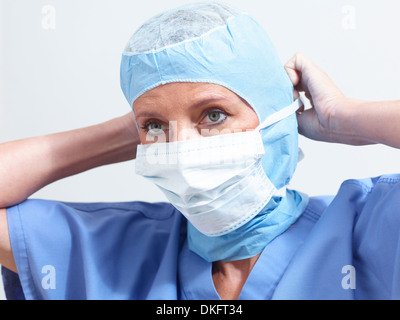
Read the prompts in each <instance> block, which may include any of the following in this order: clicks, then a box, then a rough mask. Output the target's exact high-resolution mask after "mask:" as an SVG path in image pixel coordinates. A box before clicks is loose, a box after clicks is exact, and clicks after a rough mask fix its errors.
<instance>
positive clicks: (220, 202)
mask: <svg viewBox="0 0 400 320" xmlns="http://www.w3.org/2000/svg"><path fill="white" fill-rule="evenodd" d="M301 104H302V102H301V100H299V99H297V100H296V101H295V102H294V103H293V104H291V105H290V106H288V107H286V108H284V109H281V110H280V111H278V112H276V113H274V114H273V115H271V116H270V117H268V118H267V119H266V120H265V121H264V122H263V123H262V124H260V125H259V126H258V127H257V128H256V129H255V130H254V131H246V132H238V133H230V134H221V135H215V136H211V137H202V138H198V139H191V140H184V141H174V142H169V143H153V144H146V145H139V146H138V149H137V156H136V173H137V174H139V175H142V176H144V177H146V178H147V179H149V180H150V181H152V182H153V183H155V184H156V185H157V186H158V187H159V188H160V189H161V190H162V191H163V193H164V194H165V196H166V197H167V199H168V200H169V201H170V202H171V203H172V205H173V206H174V207H175V208H176V209H177V210H179V211H180V212H181V213H182V214H183V215H184V216H185V217H186V218H187V219H188V220H189V221H190V223H191V224H192V225H193V226H194V227H195V228H197V229H198V230H199V231H200V232H201V233H203V234H205V235H207V236H210V237H212V236H221V235H224V234H227V233H229V232H231V231H233V230H235V229H237V228H239V227H241V226H242V225H244V224H245V223H246V222H248V221H249V220H251V219H252V218H253V217H254V216H255V215H257V213H259V212H260V211H261V210H262V209H263V208H264V207H265V206H266V204H267V203H268V202H269V201H270V199H271V198H272V197H273V196H274V195H276V194H277V191H278V190H277V189H276V188H275V186H274V185H273V184H272V182H271V181H270V179H269V178H268V177H267V175H266V174H265V172H264V169H263V167H262V162H261V159H262V157H263V156H264V153H265V152H264V146H263V141H262V137H261V134H260V130H262V129H264V128H266V127H268V126H270V125H272V124H274V123H276V122H278V121H280V120H282V119H284V118H286V117H288V116H290V115H291V114H293V113H294V112H296V110H297V109H298V108H299V107H300V106H301Z"/></svg>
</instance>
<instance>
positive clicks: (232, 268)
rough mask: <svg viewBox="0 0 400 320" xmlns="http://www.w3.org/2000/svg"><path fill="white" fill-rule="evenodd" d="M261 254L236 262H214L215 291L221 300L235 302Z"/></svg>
mask: <svg viewBox="0 0 400 320" xmlns="http://www.w3.org/2000/svg"><path fill="white" fill-rule="evenodd" d="M260 254H261V253H259V254H257V255H256V256H254V257H251V258H247V259H243V260H236V261H216V262H214V263H213V265H212V278H213V281H214V286H215V289H216V290H217V292H218V294H219V296H220V297H221V299H223V300H237V299H238V298H239V295H240V292H241V291H242V288H243V286H244V284H245V282H246V280H247V278H248V276H249V274H250V272H251V270H252V269H253V267H254V265H255V264H256V262H257V260H258V257H259V256H260Z"/></svg>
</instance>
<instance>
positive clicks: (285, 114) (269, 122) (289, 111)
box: [256, 98, 303, 130]
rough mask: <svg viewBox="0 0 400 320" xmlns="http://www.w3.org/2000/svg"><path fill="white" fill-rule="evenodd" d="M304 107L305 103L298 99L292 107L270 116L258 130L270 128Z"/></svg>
mask: <svg viewBox="0 0 400 320" xmlns="http://www.w3.org/2000/svg"><path fill="white" fill-rule="evenodd" d="M302 105H303V101H302V99H301V98H298V99H296V100H295V101H294V102H293V103H292V104H291V105H289V106H287V107H285V108H283V109H281V110H279V111H277V112H275V113H274V114H272V115H270V116H269V117H268V118H267V119H265V120H264V122H263V123H261V124H260V125H259V126H258V127H257V128H256V130H261V129H264V128H266V127H269V126H270V125H273V124H274V123H277V122H278V121H281V120H282V119H285V118H287V117H289V116H290V115H292V114H293V113H295V112H296V111H297V110H298V109H299V108H300V107H301V106H302Z"/></svg>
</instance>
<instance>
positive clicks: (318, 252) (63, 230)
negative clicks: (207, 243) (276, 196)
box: [7, 174, 400, 300]
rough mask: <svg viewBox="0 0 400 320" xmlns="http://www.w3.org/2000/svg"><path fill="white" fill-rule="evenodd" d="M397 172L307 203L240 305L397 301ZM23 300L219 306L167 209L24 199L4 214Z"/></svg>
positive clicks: (267, 254) (203, 267) (348, 184)
mask: <svg viewBox="0 0 400 320" xmlns="http://www.w3.org/2000/svg"><path fill="white" fill-rule="evenodd" d="M399 181H400V174H396V175H385V176H381V177H377V178H371V179H365V180H347V181H345V182H344V183H343V184H342V185H341V187H340V189H339V191H338V194H337V195H336V196H332V197H328V196H323V197H311V198H310V202H309V205H308V207H307V208H306V210H305V211H304V213H303V214H302V215H301V217H300V218H299V219H298V220H297V221H296V223H295V224H294V225H293V226H291V227H290V228H289V229H288V230H287V231H285V232H284V233H283V234H281V235H280V236H278V237H277V238H275V239H274V240H273V241H272V242H270V243H269V244H268V246H267V247H266V248H265V249H264V251H263V252H262V254H261V256H260V258H259V259H258V261H257V263H256V265H255V266H254V268H253V270H252V271H251V273H250V275H249V278H248V279H247V281H246V283H245V285H244V287H243V289H242V292H241V295H240V299H399V298H400V232H399V230H400V183H399ZM7 217H8V224H9V231H10V239H11V245H12V249H13V253H14V258H15V261H16V264H17V268H18V273H19V277H20V281H21V284H22V288H23V292H24V295H25V298H26V299H172V300H175V299H219V296H218V293H217V292H216V290H215V287H214V285H213V281H212V273H211V271H212V264H211V263H209V262H207V261H205V260H203V259H202V258H200V257H199V256H197V255H196V254H195V253H193V252H191V251H190V250H189V249H188V245H187V241H186V220H185V219H184V218H182V215H181V214H180V213H179V212H178V211H176V210H175V209H174V207H173V206H172V205H170V204H168V203H143V202H125V203H65V202H56V201H45V200H27V201H25V202H23V203H21V204H19V205H17V206H14V207H11V208H8V209H7Z"/></svg>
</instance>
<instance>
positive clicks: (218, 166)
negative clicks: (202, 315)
mask: <svg viewBox="0 0 400 320" xmlns="http://www.w3.org/2000/svg"><path fill="white" fill-rule="evenodd" d="M288 75H289V76H288ZM293 85H294V89H295V90H294V96H295V101H293ZM121 87H122V90H123V92H124V94H125V96H126V98H127V100H128V102H129V104H130V105H131V106H132V108H133V114H131V113H130V114H127V115H126V116H123V117H120V118H117V119H113V120H110V121H108V122H106V123H103V124H99V125H96V126H92V127H88V128H83V129H79V130H74V131H70V132H63V133H57V134H53V135H48V136H43V137H36V138H31V139H26V140H21V141H14V142H10V143H6V144H3V145H1V146H0V148H1V154H2V158H1V160H0V176H1V177H2V179H0V180H1V182H0V183H1V185H0V190H1V198H0V207H2V208H4V209H1V210H0V235H1V236H0V237H1V238H0V263H1V264H2V265H4V266H6V267H7V268H9V269H11V270H13V271H15V272H18V275H19V278H20V280H21V284H22V288H23V292H24V295H25V297H26V298H29V299H219V298H222V299H238V298H240V299H315V298H318V299H331V298H340V299H354V298H358V299H368V298H369V299H371V298H372V299H373V298H399V297H400V282H399V281H398V280H399V273H398V270H399V268H398V267H399V265H398V264H399V261H400V260H399V258H400V257H399V254H400V252H399V250H398V247H399V242H398V241H399V239H398V226H399V224H400V218H399V217H400V216H399V214H398V212H397V207H398V205H399V200H398V199H399V197H398V193H399V192H400V191H399V179H400V176H399V175H390V176H382V177H379V178H374V179H366V180H363V181H357V180H349V181H346V182H344V183H343V185H342V187H341V189H340V190H339V192H338V194H337V195H336V196H334V197H333V196H332V197H313V198H310V199H309V198H308V197H307V195H305V194H303V193H300V192H298V191H295V190H290V189H288V188H286V186H287V184H288V183H289V181H290V179H291V177H292V175H293V172H294V171H295V168H296V164H297V161H298V158H297V154H298V146H297V137H298V128H297V120H298V123H299V132H300V133H301V134H304V135H305V136H307V137H310V138H312V139H317V140H323V141H330V142H340V143H347V144H352V145H360V144H369V143H383V144H387V145H390V146H393V147H396V148H399V147H400V139H399V137H400V134H399V133H400V132H399V130H400V129H399V128H398V126H396V125H395V124H396V123H398V122H399V121H400V119H399V117H400V114H399V112H398V111H397V110H396V108H398V106H399V102H398V101H393V102H382V103H372V102H371V103H369V102H368V103H367V102H363V101H358V100H353V99H348V98H346V97H344V96H343V94H342V93H341V92H340V91H339V90H338V89H337V88H336V87H335V85H334V84H333V83H332V82H331V81H330V79H329V78H328V77H327V76H326V75H325V74H324V73H323V72H322V71H321V70H320V69H318V68H317V67H316V66H314V65H313V64H312V63H311V62H310V61H309V60H307V59H306V58H305V57H304V56H302V55H300V54H298V55H296V56H295V57H294V58H293V59H291V60H290V61H289V62H288V64H287V65H286V71H285V68H283V66H282V65H281V64H280V62H279V59H278V56H277V54H276V51H275V49H274V48H273V45H272V43H271V42H270V40H269V38H268V36H267V35H266V34H265V32H264V30H263V29H262V28H261V27H260V26H259V25H258V24H257V22H255V21H254V20H253V19H252V18H251V17H249V16H248V15H247V14H243V13H241V12H239V11H237V10H236V9H233V8H230V7H228V6H226V5H222V4H215V3H200V4H192V5H187V6H184V7H180V8H178V9H175V10H171V11H168V12H165V13H163V14H161V15H158V16H156V17H154V18H152V19H150V20H149V21H148V22H146V23H145V24H144V25H143V26H142V27H141V28H140V29H139V30H138V31H137V32H136V33H135V34H134V35H133V37H132V38H131V40H130V41H129V43H128V45H127V47H126V48H125V51H124V54H123V58H122V63H121ZM300 91H305V92H306V95H307V96H308V97H309V98H310V99H311V101H312V104H313V108H312V109H310V110H306V111H304V112H303V110H302V109H301V101H300V100H299V99H298V96H299V92H300ZM299 108H300V110H299ZM297 110H298V111H299V112H298V114H297V117H296V111H297ZM392 124H393V125H392ZM134 158H136V170H137V172H138V173H139V174H141V175H143V176H145V177H147V178H148V179H150V180H151V181H153V182H154V183H155V184H156V185H158V186H159V187H160V188H161V190H162V191H163V192H164V193H165V194H166V196H167V197H168V199H169V200H170V202H171V204H169V203H155V204H151V203H142V202H130V203H63V202H54V201H44V200H26V201H25V199H26V198H28V197H29V195H30V194H32V193H33V192H35V191H36V190H38V189H40V188H42V187H43V186H45V185H47V184H49V183H51V182H53V181H56V180H58V179H61V178H63V177H66V176H70V175H73V174H77V173H79V172H83V171H85V170H88V169H91V168H94V167H97V166H101V165H104V164H109V163H115V162H120V161H125V160H129V159H134ZM32 163H33V164H34V170H32ZM5 208H7V209H5ZM183 217H185V218H183Z"/></svg>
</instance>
